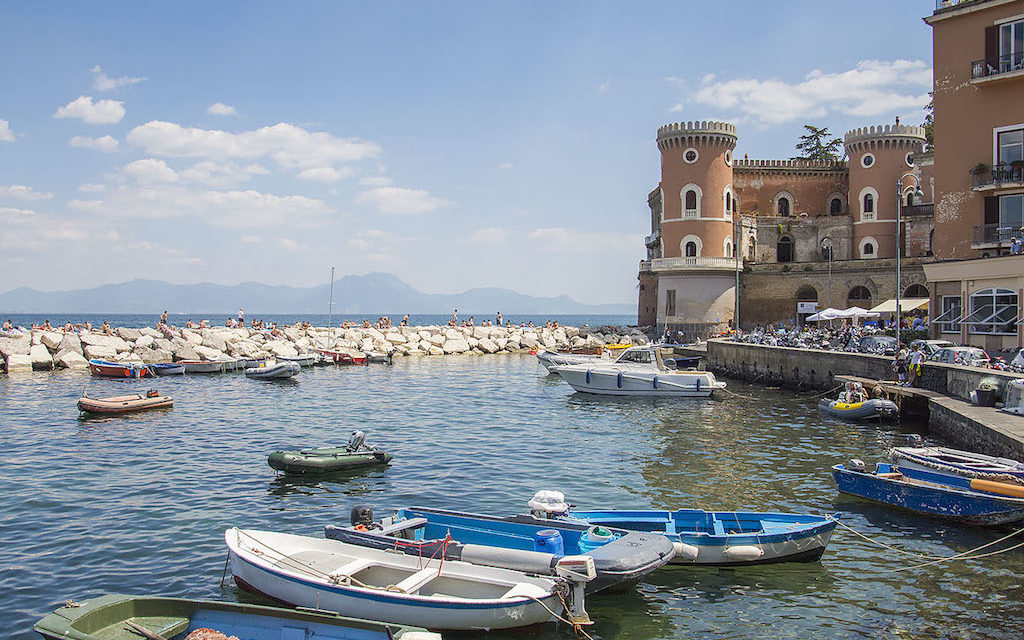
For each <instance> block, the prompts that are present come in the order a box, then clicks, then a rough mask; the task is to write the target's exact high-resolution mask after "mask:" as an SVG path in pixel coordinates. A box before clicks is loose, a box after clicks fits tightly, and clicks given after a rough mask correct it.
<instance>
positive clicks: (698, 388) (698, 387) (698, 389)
mask: <svg viewBox="0 0 1024 640" xmlns="http://www.w3.org/2000/svg"><path fill="white" fill-rule="evenodd" d="M697 391H700V378H697Z"/></svg>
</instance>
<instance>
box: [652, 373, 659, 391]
mask: <svg viewBox="0 0 1024 640" xmlns="http://www.w3.org/2000/svg"><path fill="white" fill-rule="evenodd" d="M651 384H652V385H653V386H654V388H655V389H657V388H658V376H654V380H652V381H651Z"/></svg>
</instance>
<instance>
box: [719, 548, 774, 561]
mask: <svg viewBox="0 0 1024 640" xmlns="http://www.w3.org/2000/svg"><path fill="white" fill-rule="evenodd" d="M722 555H723V556H725V559H726V560H738V561H748V560H757V559H758V558H760V557H761V556H763V555H764V549H762V548H761V547H755V546H754V545H752V544H741V545H736V546H735V547H726V548H725V551H723V552H722Z"/></svg>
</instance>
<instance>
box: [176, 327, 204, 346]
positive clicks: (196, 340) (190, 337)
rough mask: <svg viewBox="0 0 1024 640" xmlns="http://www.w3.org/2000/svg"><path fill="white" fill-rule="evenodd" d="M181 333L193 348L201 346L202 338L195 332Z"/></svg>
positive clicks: (187, 330)
mask: <svg viewBox="0 0 1024 640" xmlns="http://www.w3.org/2000/svg"><path fill="white" fill-rule="evenodd" d="M181 333H182V335H183V337H184V338H185V340H187V341H188V343H189V344H191V345H193V346H195V345H200V344H203V336H202V335H200V334H198V333H196V332H195V331H192V330H191V329H182V330H181Z"/></svg>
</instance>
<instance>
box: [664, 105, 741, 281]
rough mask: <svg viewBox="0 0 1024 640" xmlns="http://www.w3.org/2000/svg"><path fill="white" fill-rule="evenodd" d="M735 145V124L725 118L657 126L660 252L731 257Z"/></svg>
mask: <svg viewBox="0 0 1024 640" xmlns="http://www.w3.org/2000/svg"><path fill="white" fill-rule="evenodd" d="M735 148H736V125H734V124H730V123H728V122H714V121H707V120H705V121H699V122H698V121H694V122H678V123H674V124H667V125H665V126H663V127H660V128H659V129H658V149H660V150H661V189H662V197H663V209H662V211H663V215H662V223H661V238H662V247H663V251H664V253H663V255H664V257H666V258H730V257H732V255H733V253H732V234H733V229H732V216H733V213H734V212H735V211H737V210H738V207H737V206H736V194H735V192H733V189H732V154H733V149H735ZM693 262H694V263H696V264H700V263H705V262H706V263H710V262H711V261H709V260H705V261H702V260H693Z"/></svg>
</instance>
